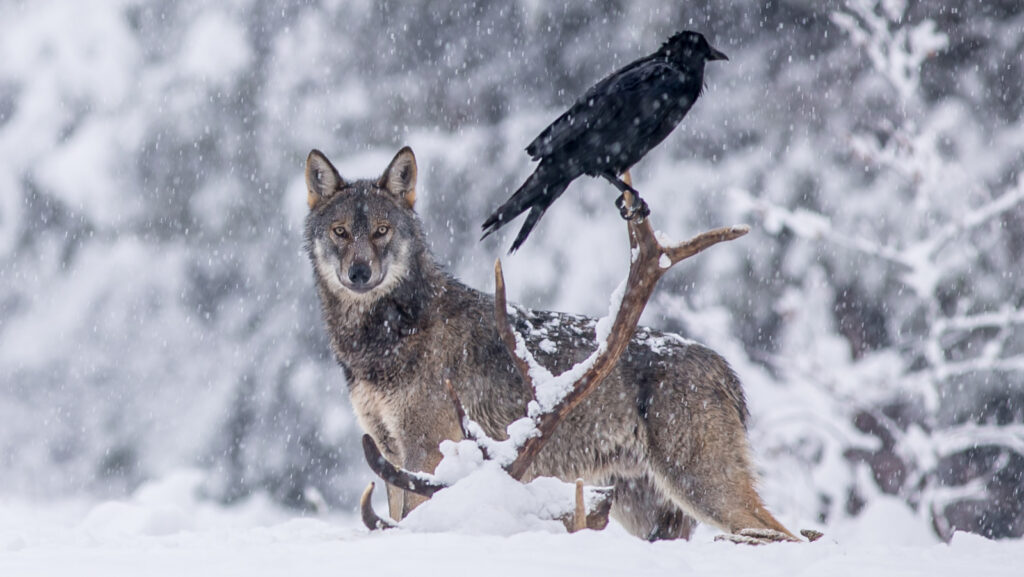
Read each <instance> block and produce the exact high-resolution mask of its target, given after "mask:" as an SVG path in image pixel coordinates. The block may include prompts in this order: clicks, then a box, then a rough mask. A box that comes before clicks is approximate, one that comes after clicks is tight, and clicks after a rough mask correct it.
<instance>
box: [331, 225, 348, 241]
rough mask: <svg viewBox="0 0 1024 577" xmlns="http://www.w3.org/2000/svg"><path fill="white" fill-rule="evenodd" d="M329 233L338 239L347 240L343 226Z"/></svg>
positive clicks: (346, 232)
mask: <svg viewBox="0 0 1024 577" xmlns="http://www.w3.org/2000/svg"><path fill="white" fill-rule="evenodd" d="M331 232H333V233H334V235H335V236H337V237H338V238H348V231H347V230H345V227H343V226H336V227H334V228H332V229H331Z"/></svg>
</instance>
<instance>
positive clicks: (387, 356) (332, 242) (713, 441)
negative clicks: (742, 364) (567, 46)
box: [306, 148, 789, 539]
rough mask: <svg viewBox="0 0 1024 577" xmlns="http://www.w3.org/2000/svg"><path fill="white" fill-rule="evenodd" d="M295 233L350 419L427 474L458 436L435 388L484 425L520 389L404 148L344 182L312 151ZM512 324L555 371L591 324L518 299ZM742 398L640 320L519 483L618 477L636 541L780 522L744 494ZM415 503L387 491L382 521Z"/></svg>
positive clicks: (503, 419) (587, 338)
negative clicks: (457, 271)
mask: <svg viewBox="0 0 1024 577" xmlns="http://www.w3.org/2000/svg"><path fill="white" fill-rule="evenodd" d="M306 181H307V185H308V190H309V197H308V200H309V206H310V211H309V216H308V217H307V219H306V243H307V248H308V252H309V257H310V260H311V261H312V264H313V270H314V276H315V279H316V285H317V290H318V292H319V294H320V299H321V304H322V307H323V315H324V319H325V321H326V323H327V329H328V332H329V334H330V340H331V346H332V348H333V350H334V354H335V356H336V358H337V360H338V362H339V363H340V364H341V366H342V367H343V368H344V371H345V376H346V378H347V380H348V386H349V394H350V396H351V401H352V405H353V407H354V408H355V411H356V414H357V416H358V419H359V422H360V424H361V425H362V427H363V429H364V430H365V431H366V432H367V433H369V434H370V435H371V436H372V437H373V438H374V440H375V441H376V442H377V444H378V445H379V446H380V447H381V450H382V451H383V453H384V455H385V456H386V457H387V458H388V459H389V460H391V461H392V462H394V463H396V464H400V465H402V466H403V467H405V468H406V469H409V470H413V471H417V470H420V471H433V470H434V467H435V466H436V465H437V463H438V462H439V461H440V457H441V456H440V452H439V450H438V444H439V443H440V442H441V441H442V440H444V439H456V440H457V439H460V438H461V437H462V434H461V431H460V428H459V424H458V423H457V422H456V416H455V410H454V408H453V407H452V404H451V400H450V399H449V397H448V395H447V393H446V391H445V388H444V381H445V379H450V380H451V382H452V384H453V385H454V386H455V388H456V390H457V392H458V395H459V397H460V398H461V400H462V402H463V404H464V405H465V409H466V412H467V414H468V415H469V416H470V417H472V418H473V419H475V420H476V421H478V422H479V423H480V424H481V425H482V426H483V427H484V429H486V431H487V433H488V434H489V435H492V436H494V437H496V438H504V437H505V427H506V426H507V425H508V424H509V423H510V422H512V421H513V420H515V419H517V418H519V417H521V416H523V415H525V414H526V404H527V402H528V401H529V400H530V399H531V392H530V391H529V390H527V386H526V385H524V383H523V382H522V380H521V379H520V378H519V376H518V375H517V373H516V371H515V368H514V366H513V364H512V360H511V358H510V357H509V353H508V352H507V351H506V349H505V347H504V345H503V344H502V343H501V341H500V339H499V337H498V334H497V331H496V329H495V325H494V317H493V314H494V313H493V311H494V298H493V296H492V295H489V294H484V293H481V292H479V291H476V290H473V289H471V288H469V287H466V286H465V285H463V284H461V283H459V282H458V281H457V280H455V279H453V278H452V277H450V276H449V275H447V274H446V273H444V272H442V271H441V270H440V269H439V267H438V266H437V264H436V263H435V262H434V259H433V257H432V256H431V254H430V252H429V251H428V249H427V243H426V241H425V240H424V237H423V232H422V228H421V226H420V222H419V219H418V217H417V216H416V214H415V212H414V211H413V203H414V201H415V187H416V161H415V158H414V156H413V153H412V151H411V150H410V149H409V148H404V149H402V150H401V151H399V153H398V154H397V155H396V156H395V158H394V160H392V162H391V164H390V165H389V166H388V168H387V169H386V170H385V171H384V174H383V175H382V176H381V177H380V178H379V179H376V180H357V181H354V182H348V181H345V180H344V179H343V178H342V177H341V176H340V175H339V174H338V172H337V171H336V170H335V168H334V167H333V166H332V165H331V163H330V162H329V161H328V160H327V158H326V157H324V156H323V154H321V153H320V152H318V151H313V152H311V153H310V155H309V159H308V160H307V165H306ZM512 318H513V319H514V323H515V328H516V330H517V331H518V332H519V333H520V334H522V335H523V336H524V338H525V339H526V340H527V342H528V343H529V344H530V345H531V350H533V351H534V354H535V355H536V356H537V358H538V360H540V361H541V362H542V363H543V364H544V365H546V366H547V367H548V368H549V369H551V370H552V371H553V372H554V371H564V370H566V369H568V368H569V367H571V366H572V365H573V364H574V363H576V362H578V361H579V360H581V359H583V358H585V357H586V356H587V355H588V354H589V353H590V350H591V349H592V347H593V334H594V331H593V328H594V321H592V320H591V319H587V318H584V317H580V316H575V315H569V314H564V313H555V312H541V311H531V310H526V309H518V314H516V315H514V316H513V317H512ZM746 418H747V408H746V405H745V403H744V398H743V390H742V388H741V386H740V383H739V380H738V379H737V377H736V375H735V374H734V373H733V371H732V370H731V369H730V368H729V365H728V364H726V362H725V360H723V359H722V358H721V357H720V356H718V355H717V354H716V353H715V352H714V351H711V350H709V349H707V348H705V347H703V346H701V345H699V344H696V343H693V342H690V341H687V340H684V339H683V338H681V337H678V336H676V335H670V334H664V333H660V332H658V331H654V330H650V329H646V328H640V329H639V330H638V331H637V333H636V335H635V336H634V337H633V340H632V342H631V343H630V345H629V347H628V348H627V350H626V352H625V354H623V356H622V358H621V360H620V361H619V364H618V366H616V368H615V370H614V371H613V372H612V373H611V375H610V376H609V377H608V378H607V380H605V381H604V382H603V383H601V385H600V386H599V387H598V388H597V390H596V391H594V393H593V394H591V395H590V397H588V398H587V399H586V400H585V401H584V402H583V403H582V404H581V405H580V406H579V407H578V408H577V409H576V410H575V411H574V412H573V413H571V414H570V415H569V416H568V418H567V419H566V420H565V421H564V422H563V423H562V424H561V425H560V426H559V428H558V429H557V431H556V432H555V434H554V436H553V438H552V439H551V441H550V442H549V443H548V444H547V445H546V446H545V448H544V449H543V450H542V451H541V452H540V454H539V455H538V457H537V459H536V461H535V462H534V464H533V466H532V467H531V469H530V470H529V471H528V473H527V478H531V477H533V476H537V475H551V476H555V477H559V478H561V479H564V480H567V481H571V480H575V479H576V478H578V477H582V478H583V479H585V480H586V481H588V482H589V483H592V484H601V483H614V484H615V485H616V487H617V494H616V502H615V505H614V507H613V510H612V515H613V516H614V517H616V518H617V519H618V520H619V521H620V522H621V523H622V524H623V525H624V526H625V527H626V528H627V529H629V530H630V531H631V532H633V533H634V534H636V535H638V536H640V537H644V538H650V539H658V538H676V537H686V536H688V534H689V531H690V529H691V527H692V521H691V520H690V519H689V518H688V517H687V516H686V515H684V514H683V512H684V511H685V513H688V514H689V515H690V516H692V517H694V518H696V519H698V520H702V521H706V522H709V523H712V524H714V525H716V526H718V527H720V528H722V529H723V530H725V531H729V532H736V531H738V530H740V529H744V528H764V529H774V530H777V531H782V532H785V533H787V534H788V533H789V532H788V531H786V529H785V528H784V527H783V526H782V525H781V524H780V523H779V522H778V521H776V520H775V518H774V517H772V515H771V514H770V513H769V512H768V511H767V510H766V509H765V508H764V505H763V504H762V503H761V500H760V498H759V497H758V495H757V493H756V492H755V489H754V477H753V473H752V466H751V462H750V456H749V453H750V450H749V447H748V444H747V438H746V431H745V420H746ZM420 501H421V499H420V498H418V497H416V496H415V495H412V494H409V493H405V492H404V491H401V490H398V489H395V488H393V487H388V502H389V505H390V509H391V516H392V517H394V518H396V519H400V518H402V517H404V516H405V515H406V514H407V513H408V512H409V511H410V510H411V509H412V508H413V507H415V506H416V505H417V504H418V503H419V502H420Z"/></svg>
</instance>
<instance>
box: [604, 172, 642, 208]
mask: <svg viewBox="0 0 1024 577" xmlns="http://www.w3.org/2000/svg"><path fill="white" fill-rule="evenodd" d="M601 176H602V177H604V179H605V180H607V181H608V182H610V183H612V186H614V187H615V188H617V189H619V191H621V192H622V194H620V195H619V197H618V198H616V199H615V206H616V207H618V209H619V214H620V215H622V218H623V219H625V220H632V219H633V217H634V216H635V215H639V216H640V218H641V219H644V218H647V217H648V216H650V214H651V209H650V208H648V207H647V203H646V202H644V199H642V198H640V193H639V192H638V191H637V189H635V188H633V187H632V186H630V185H628V184H626V182H625V181H623V180H622V179H621V178H619V177H617V176H615V175H614V174H611V173H605V174H602V175H601ZM627 191H628V192H630V193H631V194H632V195H633V202H632V203H631V204H630V205H629V206H626V197H625V193H626V192H627Z"/></svg>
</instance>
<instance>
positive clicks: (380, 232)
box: [373, 224, 391, 238]
mask: <svg viewBox="0 0 1024 577" xmlns="http://www.w3.org/2000/svg"><path fill="white" fill-rule="evenodd" d="M389 230H391V229H390V228H388V225H386V224H382V225H380V226H378V227H377V230H376V231H374V233H373V236H375V237H377V238H383V237H384V236H385V235H387V233H388V231H389Z"/></svg>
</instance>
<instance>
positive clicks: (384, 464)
mask: <svg viewBox="0 0 1024 577" xmlns="http://www.w3.org/2000/svg"><path fill="white" fill-rule="evenodd" d="M363 453H364V455H365V456H366V462H367V463H368V464H369V465H370V469H372V470H373V472H374V473H376V474H377V476H378V477H380V478H381V479H384V480H385V481H387V482H388V483H391V484H392V485H394V486H395V487H398V488H399V489H403V490H405V491H409V492H410V493H416V494H417V495H422V496H424V497H430V496H432V495H433V494H434V493H436V492H438V491H440V490H441V489H444V488H446V487H447V485H444V484H442V483H438V482H433V481H429V480H427V479H424V478H423V477H421V476H419V475H417V474H416V473H410V472H409V471H406V470H405V469H401V468H399V467H396V466H395V465H393V464H392V463H391V461H388V460H387V459H386V458H385V457H384V455H381V454H380V449H378V448H377V443H376V442H375V441H374V440H373V437H371V436H370V435H363Z"/></svg>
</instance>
